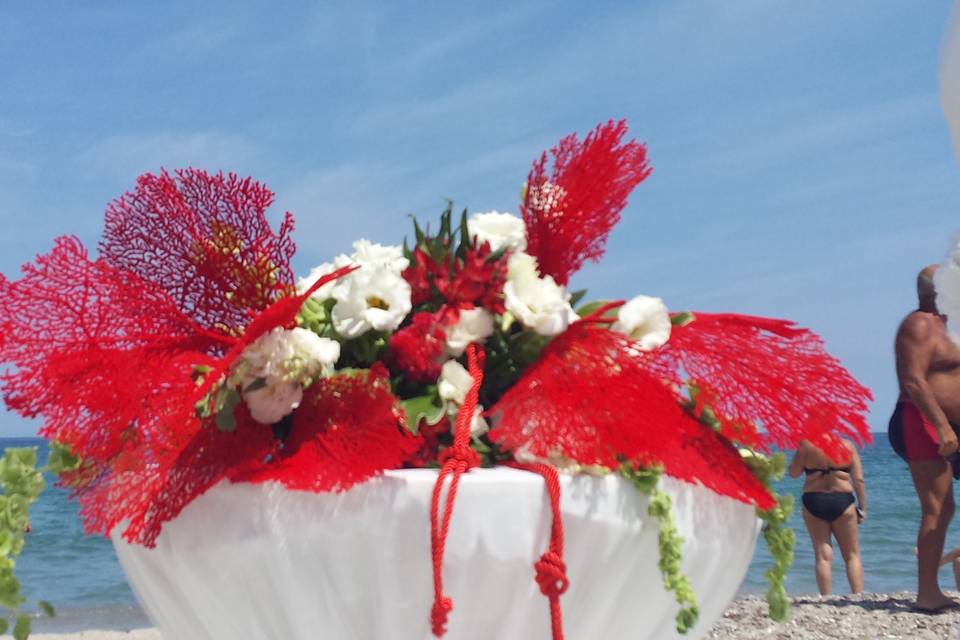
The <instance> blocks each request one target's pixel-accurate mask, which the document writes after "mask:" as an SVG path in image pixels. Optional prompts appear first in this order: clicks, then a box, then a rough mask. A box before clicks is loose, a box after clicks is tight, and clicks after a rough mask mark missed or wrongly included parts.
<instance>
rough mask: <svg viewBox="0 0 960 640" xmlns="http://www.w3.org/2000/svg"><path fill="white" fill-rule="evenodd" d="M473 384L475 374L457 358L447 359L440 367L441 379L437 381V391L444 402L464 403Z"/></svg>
mask: <svg viewBox="0 0 960 640" xmlns="http://www.w3.org/2000/svg"><path fill="white" fill-rule="evenodd" d="M472 386H473V376H471V375H470V372H469V371H467V370H466V369H465V368H464V366H463V365H462V364H460V363H459V362H457V361H456V360H447V361H446V362H444V363H443V367H441V368H440V380H439V381H438V382H437V393H439V394H440V399H441V400H443V401H444V402H453V403H455V404H458V405H461V404H463V401H464V399H466V397H467V393H468V392H469V391H470V387H472Z"/></svg>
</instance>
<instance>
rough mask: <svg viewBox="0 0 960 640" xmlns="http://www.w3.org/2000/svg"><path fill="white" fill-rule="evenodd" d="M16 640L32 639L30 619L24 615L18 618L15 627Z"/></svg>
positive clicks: (14, 635)
mask: <svg viewBox="0 0 960 640" xmlns="http://www.w3.org/2000/svg"><path fill="white" fill-rule="evenodd" d="M13 637H14V640H27V638H29V637H30V618H28V617H27V616H26V615H24V614H22V613H21V614H20V615H18V616H17V622H16V623H15V624H14V625H13Z"/></svg>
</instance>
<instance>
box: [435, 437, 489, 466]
mask: <svg viewBox="0 0 960 640" xmlns="http://www.w3.org/2000/svg"><path fill="white" fill-rule="evenodd" d="M438 459H439V462H440V466H441V467H444V466H446V465H447V462H448V461H453V462H455V463H458V467H459V466H461V465H462V466H463V471H467V470H469V469H473V468H474V467H479V466H480V454H478V453H477V452H476V451H474V449H473V447H471V446H470V445H464V444H459V443H457V444H454V445H453V446H452V447H447V448H446V449H444V450H443V451H441V452H440V455H439V456H438ZM461 473H462V471H461Z"/></svg>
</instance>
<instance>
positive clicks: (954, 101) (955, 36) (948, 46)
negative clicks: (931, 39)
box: [940, 0, 960, 160]
mask: <svg viewBox="0 0 960 640" xmlns="http://www.w3.org/2000/svg"><path fill="white" fill-rule="evenodd" d="M941 56H942V57H941V61H940V104H941V105H942V106H943V114H944V116H946V118H947V124H948V125H950V133H951V134H952V136H953V149H954V151H955V152H956V154H957V159H958V160H960V0H957V1H956V2H954V5H953V10H952V11H951V12H950V18H949V20H948V22H947V31H946V35H945V36H944V38H943V51H942V54H941Z"/></svg>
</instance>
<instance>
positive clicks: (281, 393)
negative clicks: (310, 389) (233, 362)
mask: <svg viewBox="0 0 960 640" xmlns="http://www.w3.org/2000/svg"><path fill="white" fill-rule="evenodd" d="M243 400H244V402H246V403H247V407H248V408H249V409H250V415H251V416H252V417H253V419H254V420H256V421H257V422H260V423H262V424H274V423H275V422H279V421H280V420H281V419H282V418H283V417H284V416H286V415H287V414H289V413H291V412H292V411H293V410H294V409H296V408H297V407H299V406H300V401H301V400H303V387H301V386H300V384H298V383H296V382H287V381H286V380H281V379H278V378H267V379H266V380H265V384H264V385H263V386H255V387H253V388H252V389H250V390H248V391H244V392H243Z"/></svg>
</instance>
